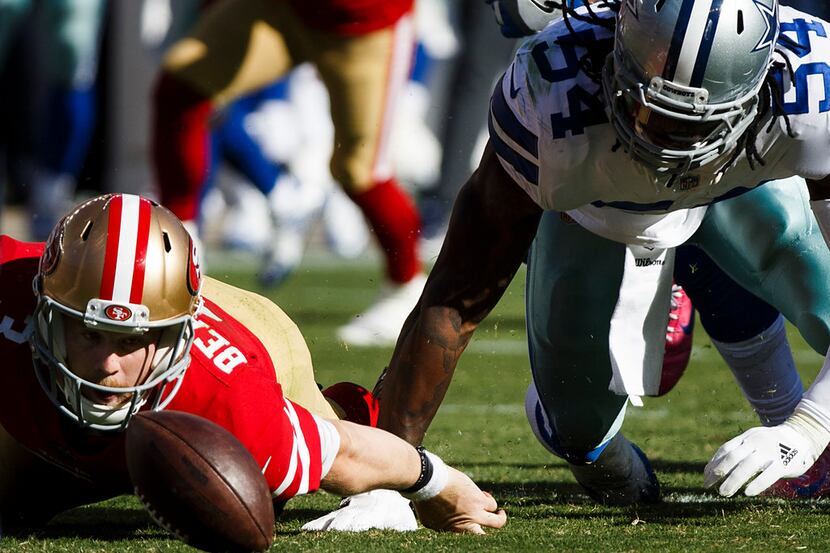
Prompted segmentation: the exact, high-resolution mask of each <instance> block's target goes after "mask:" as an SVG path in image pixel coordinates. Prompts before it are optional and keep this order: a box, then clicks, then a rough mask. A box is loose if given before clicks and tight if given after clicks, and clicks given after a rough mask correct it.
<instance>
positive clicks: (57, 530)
mask: <svg viewBox="0 0 830 553" xmlns="http://www.w3.org/2000/svg"><path fill="white" fill-rule="evenodd" d="M217 265H219V264H217ZM215 266H216V265H215ZM213 276H216V277H217V278H221V279H223V280H226V281H228V282H231V283H233V284H236V285H238V286H242V287H249V288H252V289H256V283H255V280H254V278H253V277H252V276H251V274H250V273H245V274H243V273H238V272H230V271H225V270H222V269H221V267H219V268H218V269H216V270H215V271H214V273H213ZM378 278H379V274H378V273H377V270H376V269H373V268H369V267H361V266H356V265H346V266H344V267H334V266H328V265H320V264H318V265H315V266H308V267H306V266H304V267H303V268H302V269H301V271H300V272H299V273H298V274H297V275H295V276H294V277H293V278H292V279H291V280H290V281H289V282H288V283H287V284H286V285H285V286H284V287H283V288H281V289H279V290H278V291H277V292H276V293H273V294H269V293H268V292H265V291H262V292H263V293H265V294H266V295H271V296H272V297H273V298H274V299H275V300H276V301H277V303H278V304H280V305H281V306H282V307H283V309H284V310H285V311H286V312H287V313H288V314H289V315H291V316H292V318H293V319H294V320H295V321H296V322H297V323H298V325H299V326H300V329H301V330H302V331H303V333H304V335H305V337H306V340H307V341H308V343H309V347H310V348H311V352H312V355H313V357H314V360H315V366H316V372H317V379H318V381H319V382H321V383H324V384H325V383H333V382H336V381H339V380H353V381H356V382H360V383H363V384H365V385H368V386H369V387H371V385H372V384H373V383H374V380H375V378H376V377H377V375H378V374H379V373H380V371H381V369H382V368H383V366H384V365H385V363H387V362H388V359H389V355H390V353H391V351H390V350H387V349H348V348H346V347H345V346H343V345H342V344H338V343H337V342H336V340H335V337H334V330H335V328H336V327H337V326H338V325H340V324H342V323H344V322H345V321H346V320H348V318H349V317H350V316H351V315H352V314H353V313H356V312H358V311H359V310H361V309H362V308H364V307H365V306H366V305H368V304H369V302H371V300H372V298H373V294H374V289H375V284H376V283H377V280H378ZM523 313H524V309H523V278H522V277H521V276H520V277H517V279H516V281H515V282H514V283H513V285H512V286H511V288H510V289H509V291H508V293H507V295H506V296H505V298H504V299H503V300H502V302H501V304H500V305H499V307H498V308H497V310H496V311H495V312H494V313H493V314H492V315H491V316H490V317H489V318H488V319H487V320H486V321H485V322H484V323H483V325H482V327H481V329H480V330H479V331H478V333H477V334H476V337H475V339H474V341H473V342H472V344H471V345H470V347H469V348H468V350H467V352H466V353H465V355H464V357H463V358H462V362H461V364H460V365H459V367H458V369H457V371H456V376H455V379H454V381H453V384H452V387H451V388H450V391H449V394H448V396H447V398H446V401H445V402H444V404H443V406H442V408H441V410H440V411H439V413H438V417H437V418H436V420H435V422H434V423H433V425H432V427H431V429H430V431H429V433H428V435H427V439H426V445H427V446H428V447H429V448H430V449H432V450H434V451H436V452H437V453H438V454H440V455H441V456H442V457H443V458H444V459H445V460H447V461H448V462H450V463H452V464H454V465H456V466H457V467H459V468H461V469H462V470H464V471H465V472H467V473H468V474H469V475H470V476H472V477H473V479H475V480H476V481H477V482H478V483H479V484H480V485H481V487H482V488H484V489H486V490H490V491H491V492H492V493H493V494H494V495H495V496H496V498H497V499H498V500H499V502H500V503H501V505H502V506H503V507H504V508H505V509H506V510H507V512H508V515H509V522H508V525H507V526H506V527H505V528H504V529H502V530H498V531H491V532H490V533H489V534H488V535H487V536H483V537H479V536H456V535H442V534H438V533H435V532H431V531H428V530H423V529H422V530H420V531H418V532H415V533H409V534H397V533H387V532H371V533H367V534H359V535H344V534H308V533H303V532H301V531H300V526H301V525H302V523H304V522H306V521H308V520H310V519H312V518H314V517H317V516H320V515H322V514H324V513H325V512H326V511H328V510H330V509H332V508H334V507H335V506H336V505H337V503H338V501H339V498H337V497H334V496H331V495H328V494H325V493H317V494H314V495H311V496H308V497H301V498H297V499H294V500H292V501H291V502H290V503H289V504H288V506H287V508H286V510H285V512H284V514H283V516H282V517H281V518H280V520H279V521H278V524H277V527H276V532H277V536H276V539H275V542H274V545H273V547H272V551H356V552H357V551H360V552H362V551H367V550H369V551H420V550H429V551H638V552H640V551H661V552H671V551H690V550H693V551H734V550H745V551H777V552H784V551H805V550H807V551H826V550H827V549H828V542H830V516H828V515H830V502H828V501H824V500H819V501H797V502H787V501H783V500H775V499H752V500H749V499H747V498H739V499H730V500H725V499H722V498H720V497H718V496H716V495H714V494H712V493H711V492H709V491H707V490H704V488H703V466H704V464H705V463H706V461H707V460H708V459H709V457H710V456H711V455H712V454H713V453H714V451H715V450H716V449H717V447H718V446H719V445H720V444H721V443H722V442H724V441H725V440H727V439H728V438H731V437H733V436H735V435H737V434H738V433H740V432H741V431H742V430H744V429H746V428H748V427H750V426H752V425H754V424H755V422H756V419H755V417H754V415H753V413H752V412H751V410H750V409H749V408H748V407H747V405H746V404H745V402H744V401H743V399H742V397H741V395H740V393H739V391H738V389H737V387H736V385H735V384H734V382H733V380H732V376H731V374H730V372H729V370H728V369H727V368H726V366H725V365H724V364H723V362H722V361H721V360H720V358H719V356H718V355H717V352H716V351H715V350H714V348H713V347H712V346H711V344H710V343H709V341H708V338H707V337H706V336H705V335H704V333H703V332H702V331H700V330H699V331H698V333H697V336H696V340H695V351H694V354H693V357H692V362H691V365H690V367H689V369H688V371H687V373H686V376H684V378H683V379H682V380H681V382H680V383H679V385H678V386H677V387H676V388H675V390H673V391H672V392H671V393H670V394H668V395H667V396H665V397H663V398H655V399H650V400H648V399H647V400H646V402H645V407H643V408H629V411H628V416H627V419H626V422H625V426H624V431H625V433H626V435H627V436H628V437H629V438H631V439H632V440H633V441H635V442H637V443H638V444H639V445H640V446H641V447H642V449H643V450H644V451H645V452H646V453H647V454H648V455H649V457H650V458H651V460H652V462H653V464H654V467H655V469H656V471H657V474H658V477H659V479H660V481H661V483H662V485H663V492H664V501H663V503H661V504H659V505H655V506H648V507H638V508H609V507H602V506H598V505H595V504H594V503H592V502H591V501H590V500H589V499H588V498H587V497H586V496H585V495H584V494H582V493H581V492H580V489H579V488H578V486H577V485H576V484H575V483H574V481H573V478H572V477H571V475H570V472H569V471H568V470H567V468H566V467H565V464H564V462H563V461H560V460H559V459H557V458H555V457H553V456H551V455H550V454H548V453H547V452H546V451H545V450H544V449H543V448H542V447H541V446H540V445H539V444H538V443H537V442H536V440H535V438H534V437H533V435H532V434H531V432H530V430H529V428H528V424H527V421H526V419H525V416H524V408H523V403H524V392H525V389H526V387H527V384H528V382H529V380H530V376H529V368H528V361H527V354H526V346H525V335H524V314H523ZM790 337H791V341H792V344H793V348H794V350H795V354H796V361H797V362H798V364H799V366H800V367H802V369H803V375H804V377H805V381H807V382H810V381H811V380H812V378H813V376H814V375H815V373H816V372H817V369H818V367H819V366H820V363H821V359H822V358H821V357H820V356H818V355H816V354H815V353H814V352H812V350H810V349H809V348H808V347H807V346H806V345H805V344H804V342H803V341H802V340H801V339H800V338H799V337H798V336H797V335H796V334H794V333H791V334H790ZM43 500H44V501H48V500H49V499H48V498H47V497H44V498H43ZM0 550H2V551H67V552H81V551H83V552H88V553H91V552H99V551H100V552H103V551H129V552H139V551H141V552H145V551H187V550H190V548H189V547H187V546H185V545H183V544H181V543H179V542H177V541H176V540H175V539H173V538H172V537H171V536H170V535H168V534H167V533H166V532H165V531H163V530H161V529H160V528H158V527H156V526H155V525H154V524H153V523H152V521H151V520H150V519H149V517H148V516H147V515H145V513H144V512H143V510H142V509H141V507H140V505H139V504H138V503H137V501H136V500H134V499H133V498H131V497H122V498H117V499H115V500H112V501H108V502H105V503H101V504H97V505H93V506H90V507H86V508H81V509H77V510H74V511H71V512H68V513H66V514H64V515H62V516H60V517H59V518H57V519H55V520H54V521H53V522H52V523H50V524H49V525H48V526H47V527H46V528H45V529H43V530H42V531H39V532H37V533H35V534H33V535H31V536H27V537H25V538H22V539H9V538H6V539H3V540H0Z"/></svg>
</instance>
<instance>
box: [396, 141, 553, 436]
mask: <svg viewBox="0 0 830 553" xmlns="http://www.w3.org/2000/svg"><path fill="white" fill-rule="evenodd" d="M541 214H542V210H541V208H540V207H538V206H537V205H536V204H535V203H533V201H532V200H531V199H530V198H529V197H528V196H527V194H526V193H525V192H524V191H523V190H522V189H521V188H519V186H518V185H516V184H515V183H514V182H513V180H512V179H511V178H510V177H509V176H508V175H507V173H505V172H504V169H502V167H501V164H500V163H499V160H498V159H497V158H496V155H495V153H494V152H493V150H492V148H491V147H490V146H488V147H487V149H486V150H485V152H484V156H483V157H482V160H481V163H480V165H479V168H478V170H477V171H476V172H475V173H474V174H473V176H472V177H470V180H469V181H467V183H466V184H465V185H464V187H463V188H462V189H461V191H460V192H459V194H458V198H457V199H456V202H455V207H454V208H453V214H452V218H451V220H450V226H449V230H448V232H447V236H446V239H445V240H444V246H443V248H442V249H441V253H440V255H439V256H438V260H437V261H436V263H435V266H434V267H433V269H432V271H431V273H430V275H429V279H428V280H427V284H426V287H425V289H424V292H423V294H422V296H421V299H420V301H419V302H418V305H417V306H416V307H415V309H414V310H413V311H412V313H411V314H410V315H409V318H408V319H407V321H406V323H405V324H404V326H403V329H402V330H401V334H400V336H399V337H398V343H397V345H396V346H395V352H394V354H393V355H392V361H391V362H390V365H389V368H388V369H387V371H386V374H385V376H384V377H383V381H382V390H381V391H380V406H381V407H380V420H379V426H380V427H381V428H384V429H386V430H389V431H390V432H392V433H394V434H397V435H398V436H400V437H402V438H404V439H405V440H407V441H408V442H410V443H412V444H420V443H421V440H422V439H423V437H424V434H425V433H426V429H427V427H428V426H429V424H430V422H431V421H432V418H433V417H434V416H435V413H436V412H437V411H438V407H439V405H440V404H441V401H442V400H443V399H444V395H445V394H446V391H447V388H448V387H449V384H450V380H451V379H452V375H453V372H454V370H455V366H456V364H457V363H458V358H459V357H460V356H461V353H462V352H463V351H464V348H465V347H466V346H467V343H468V342H469V341H470V338H471V337H472V334H473V331H475V329H476V327H477V326H478V324H479V323H480V322H481V321H482V320H483V319H484V317H486V316H487V314H488V313H489V312H490V310H491V309H492V308H493V307H494V306H495V305H496V303H498V301H499V299H500V298H501V296H502V294H503V293H504V291H505V289H506V288H507V285H508V284H510V281H511V280H512V279H513V275H515V274H516V270H517V269H518V268H519V265H520V264H521V263H522V261H523V260H524V259H525V256H526V255H527V250H528V248H529V247H530V243H531V241H532V240H533V237H534V236H535V235H536V228H537V226H538V224H539V218H540V216H541Z"/></svg>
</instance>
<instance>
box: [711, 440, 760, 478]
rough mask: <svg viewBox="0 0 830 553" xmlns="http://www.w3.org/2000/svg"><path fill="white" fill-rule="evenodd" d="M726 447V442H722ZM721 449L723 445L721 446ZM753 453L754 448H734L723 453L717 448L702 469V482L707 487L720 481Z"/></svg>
mask: <svg viewBox="0 0 830 553" xmlns="http://www.w3.org/2000/svg"><path fill="white" fill-rule="evenodd" d="M724 447H726V444H724ZM721 449H723V447H722V448H721ZM753 453H755V450H754V449H747V448H734V449H731V450H729V451H727V452H725V453H722V452H721V450H718V453H716V454H715V456H714V457H712V460H711V461H709V462H708V463H707V464H706V467H705V468H704V469H703V476H704V479H703V484H704V485H705V486H706V487H707V488H709V487H711V486H713V485H714V484H716V483H717V482H718V481H720V480H721V479H722V478H723V477H724V476H726V475H727V474H730V473H731V472H732V471H733V470H734V469H735V467H736V466H737V465H738V463H740V462H741V461H743V460H744V459H745V458H747V457H751V456H752V454H753Z"/></svg>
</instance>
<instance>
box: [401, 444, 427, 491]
mask: <svg viewBox="0 0 830 553" xmlns="http://www.w3.org/2000/svg"><path fill="white" fill-rule="evenodd" d="M415 451H417V452H418V456H419V457H420V458H421V474H420V475H419V476H418V479H417V480H416V481H415V483H414V484H412V485H411V486H409V487H408V488H406V489H405V490H403V491H402V492H401V493H405V494H412V493H415V492H417V491H419V490H420V489H421V488H423V487H424V486H426V485H427V482H429V481H430V480H431V479H432V470H433V467H432V461H430V460H429V457H427V454H426V450H425V449H424V446H422V445H419V446H418V447H416V448H415Z"/></svg>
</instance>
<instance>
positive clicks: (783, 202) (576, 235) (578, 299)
mask: <svg viewBox="0 0 830 553" xmlns="http://www.w3.org/2000/svg"><path fill="white" fill-rule="evenodd" d="M689 244H691V245H694V246H697V247H698V248H700V250H702V251H703V252H705V254H707V255H708V256H709V257H711V259H712V260H713V261H714V262H715V263H716V264H717V265H718V267H720V269H722V270H723V272H725V273H726V274H727V275H729V277H731V278H732V279H734V281H735V282H737V283H738V284H740V286H742V287H743V288H745V289H746V290H747V291H748V292H750V293H751V294H752V295H754V296H757V298H760V299H761V300H763V302H766V303H768V304H770V305H771V306H773V307H774V308H776V309H778V310H779V311H780V312H781V313H782V314H783V315H784V316H785V317H786V318H787V319H788V320H789V321H790V322H792V323H793V324H794V325H796V326H797V327H798V329H799V331H800V332H801V334H802V335H803V336H804V338H805V339H806V340H807V342H808V343H809V344H810V345H811V346H812V347H813V348H814V349H815V350H816V351H817V352H819V353H821V354H824V353H826V352H827V349H828V346H830V251H828V248H827V246H826V245H825V243H824V240H823V238H822V236H821V233H820V231H819V229H818V226H817V223H816V222H815V220H814V218H813V216H812V213H811V211H810V208H809V203H808V197H807V190H806V187H805V186H804V181H803V180H800V179H787V180H783V181H775V182H771V183H767V184H765V185H763V186H760V187H758V188H756V189H754V190H752V191H750V192H747V193H745V194H743V195H741V196H738V197H736V198H733V199H730V200H726V201H723V202H720V203H718V204H715V205H713V206H711V207H710V208H709V210H708V212H707V215H706V217H705V218H704V221H703V223H702V224H701V226H700V228H699V229H698V231H697V232H696V233H695V235H694V236H692V238H691V239H690V240H689ZM624 257H625V247H624V246H623V245H622V244H619V243H617V242H612V241H610V240H606V239H604V238H601V237H599V236H597V235H595V234H592V233H590V232H589V231H587V230H585V229H583V228H582V227H580V226H579V225H577V224H574V223H572V222H568V221H566V220H564V219H563V218H562V217H560V215H559V214H558V213H555V212H547V213H545V214H544V215H543V217H542V220H541V222H540V225H539V230H538V232H537V235H536V239H535V241H534V243H533V245H532V246H531V249H530V254H529V256H528V273H527V296H526V301H527V327H528V340H529V349H530V365H531V370H532V372H533V380H534V383H535V385H536V389H537V391H538V393H539V399H540V402H541V405H542V407H543V409H544V411H545V414H546V415H547V419H548V421H549V424H550V431H551V433H552V435H553V436H554V438H553V440H554V441H555V445H554V449H555V450H556V451H557V453H560V454H561V455H562V456H564V457H566V458H568V459H569V460H572V461H575V462H578V461H580V460H585V459H588V458H590V457H591V456H592V453H593V454H595V452H596V450H597V449H598V448H600V447H601V446H602V445H603V444H604V443H605V442H607V440H608V439H610V438H611V437H613V435H614V434H615V433H616V431H617V430H619V427H620V425H621V424H622V420H623V413H622V411H623V408H624V406H625V402H626V400H627V397H626V396H620V395H616V394H614V393H613V392H611V391H609V390H608V384H609V381H610V379H611V374H612V372H611V364H610V358H609V352H608V333H609V327H610V320H611V315H612V314H613V312H614V308H615V306H616V303H617V299H618V290H619V286H620V283H621V280H622V267H623V260H624ZM689 259H692V258H690V257H686V256H684V255H682V254H680V253H679V254H678V262H681V263H686V264H687V266H686V267H681V269H682V270H683V271H686V272H687V273H690V274H689V275H687V277H688V279H689V280H690V281H692V288H694V283H693V281H694V278H692V277H693V275H694V272H695V271H693V270H692V269H690V268H689V267H688V263H689ZM681 272H682V271H681ZM725 281H726V282H727V283H729V284H728V285H732V286H734V284H733V283H731V282H729V281H728V279H725ZM710 284H711V283H710ZM706 288H707V286H705V285H704V286H701V289H706ZM708 288H709V289H710V290H711V286H708ZM711 297H712V298H713V299H715V300H716V301H717V299H718V296H717V294H713V295H712V296H711ZM746 298H748V300H747V301H751V300H753V299H754V298H753V297H752V296H749V295H747V296H746ZM692 299H693V300H694V299H695V297H694V296H692ZM763 302H759V303H760V306H761V307H760V308H759V310H760V311H758V310H748V311H747V312H746V313H758V312H761V313H765V315H763V316H764V317H770V314H769V313H770V312H769V310H765V309H763ZM716 307H717V306H707V307H706V310H707V311H710V310H712V309H715V308H716ZM731 311H732V313H730V315H731V316H732V320H733V321H734V324H735V325H737V326H738V327H741V326H742V325H744V324H745V325H748V326H752V325H757V324H758V321H757V320H744V321H742V320H741V316H740V315H741V312H740V311H738V312H737V313H736V312H735V310H734V309H732V310H731ZM772 313H774V312H772ZM773 318H774V315H773ZM770 322H771V319H770ZM759 330H762V329H759ZM755 332H757V331H755ZM755 332H753V333H752V334H754V333H755ZM738 336H740V333H738ZM652 338H653V339H659V340H663V339H664V336H662V335H660V336H654V337H652ZM736 339H740V338H736Z"/></svg>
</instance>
